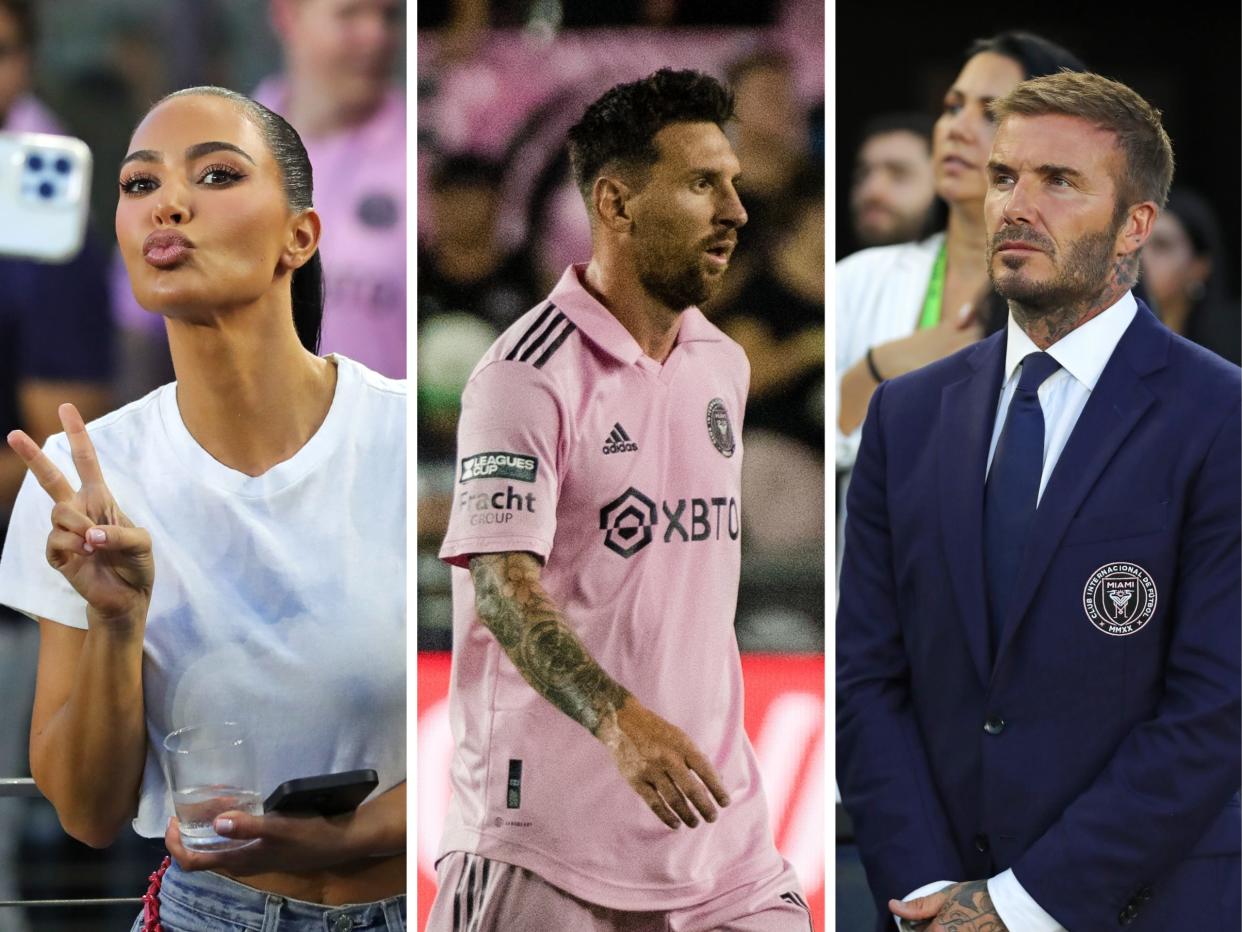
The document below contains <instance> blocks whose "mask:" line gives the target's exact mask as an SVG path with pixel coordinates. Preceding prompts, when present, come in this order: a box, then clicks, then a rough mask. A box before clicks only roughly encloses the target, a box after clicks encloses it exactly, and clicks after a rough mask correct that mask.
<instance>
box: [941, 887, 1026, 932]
mask: <svg viewBox="0 0 1242 932" xmlns="http://www.w3.org/2000/svg"><path fill="white" fill-rule="evenodd" d="M944 893H945V894H946V895H947V896H948V900H947V901H946V902H945V904H944V905H943V906H941V907H940V912H939V913H937V914H936V920H935V924H934V925H933V926H932V927H933V928H939V929H943V930H944V932H1008V928H1007V927H1006V925H1005V923H1004V922H1003V921H1002V920H1001V917H1000V916H999V915H998V914H997V912H996V907H995V906H993V905H992V897H991V895H990V894H989V893H988V882H987V881H986V880H971V881H968V882H967V883H959V884H954V885H953V886H951V887H947V888H946V889H945V890H944Z"/></svg>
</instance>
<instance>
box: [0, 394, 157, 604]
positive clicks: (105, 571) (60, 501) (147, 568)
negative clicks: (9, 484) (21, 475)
mask: <svg viewBox="0 0 1242 932" xmlns="http://www.w3.org/2000/svg"><path fill="white" fill-rule="evenodd" d="M59 414H60V423H61V425H62V426H63V427H64V428H65V435H66V436H67V437H68V438H69V449H70V450H71V451H72V453H73V465H74V468H75V469H77V472H78V477H79V478H80V479H81V480H82V485H81V488H79V489H78V491H77V492H74V490H73V487H72V486H70V484H69V482H68V480H67V479H65V477H64V475H63V474H62V473H61V471H60V470H59V469H57V468H56V464H55V463H53V462H52V461H51V460H50V459H49V458H48V456H47V454H45V453H44V452H43V451H42V450H40V449H39V447H38V444H36V443H35V442H34V441H33V440H31V439H30V437H28V436H27V435H26V434H25V433H24V432H22V431H20V430H15V431H13V432H12V433H10V434H9V436H8V441H9V446H10V447H12V448H13V452H15V453H16V454H17V455H18V456H20V457H21V459H22V461H23V462H24V463H25V464H26V467H27V468H28V469H29V470H30V471H31V472H32V473H34V476H35V479H37V480H38V482H39V485H40V486H42V487H43V490H44V491H45V492H47V494H48V495H50V496H51V497H52V501H53V502H54V503H55V504H54V505H53V506H52V532H51V533H50V534H49V535H48V538H47V562H48V563H50V564H51V565H52V567H53V568H54V569H56V570H59V571H60V574H61V575H62V576H64V577H65V579H67V580H68V581H69V584H70V585H71V586H73V588H74V589H75V590H77V592H78V594H79V595H80V596H82V598H84V599H85V600H86V602H87V605H88V606H89V608H90V611H89V612H88V617H93V618H97V619H99V620H101V621H104V622H105V623H106V622H108V621H112V620H117V621H119V620H137V621H142V620H145V618H146V610H147V606H148V605H149V603H150V600H151V587H152V585H153V583H154V582H155V560H154V557H153V556H152V554H151V535H150V534H148V533H147V532H146V531H145V530H143V529H142V528H136V527H134V525H133V522H132V521H130V520H129V518H127V517H125V514H124V513H123V512H122V511H121V509H120V506H118V505H117V503H116V500H115V499H113V497H112V493H111V492H110V491H109V490H108V486H107V485H106V484H105V483H104V478H103V473H102V471H101V470H100V468H99V459H98V457H96V455H95V447H94V444H92V443H91V440H90V437H89V436H87V433H86V424H85V423H83V421H82V415H81V414H79V413H78V409H77V408H75V407H74V406H73V405H71V404H63V405H61V406H60V409H59Z"/></svg>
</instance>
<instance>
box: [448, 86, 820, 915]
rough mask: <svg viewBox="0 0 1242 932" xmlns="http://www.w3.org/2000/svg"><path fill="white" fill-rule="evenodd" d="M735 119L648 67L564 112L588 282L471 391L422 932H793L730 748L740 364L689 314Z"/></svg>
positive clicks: (724, 196)
mask: <svg viewBox="0 0 1242 932" xmlns="http://www.w3.org/2000/svg"><path fill="white" fill-rule="evenodd" d="M732 110H733V101H732V95H731V94H730V93H729V92H728V91H727V90H726V89H725V88H724V87H722V86H721V85H720V84H719V83H718V82H716V81H715V80H713V79H712V78H710V77H707V76H705V75H702V74H699V73H696V72H693V71H669V70H662V71H659V72H657V73H655V74H653V75H651V76H650V77H648V78H646V79H644V80H642V81H637V82H634V83H631V84H623V85H619V86H617V87H614V88H612V90H610V91H608V92H607V93H606V94H604V96H603V97H601V98H600V99H599V100H597V101H596V102H595V103H593V104H592V105H591V106H590V107H589V108H588V109H587V111H586V114H585V115H584V116H583V118H582V119H581V121H579V123H578V124H577V125H576V126H574V127H573V129H571V130H570V134H569V145H570V153H571V157H572V161H573V167H574V172H575V177H576V180H577V182H578V185H579V187H580V189H581V191H582V194H583V197H584V198H585V200H586V205H587V211H588V214H589V215H590V220H591V228H592V242H593V248H592V257H591V261H590V262H589V263H588V264H584V265H576V266H572V267H570V268H569V269H567V270H566V272H565V274H564V276H563V277H562V278H561V280H560V283H559V284H558V285H557V286H556V287H555V288H554V289H553V291H552V293H551V295H550V296H549V297H548V300H546V301H544V302H543V303H541V304H539V305H537V306H536V307H535V308H534V309H532V310H531V311H530V312H528V313H527V314H525V315H524V316H523V317H521V318H520V319H519V320H518V321H517V322H516V323H515V324H514V325H513V326H512V327H511V328H510V329H509V330H508V331H506V332H505V333H504V334H503V335H502V336H501V337H500V338H499V339H498V340H497V341H496V343H495V344H494V345H493V346H492V348H491V350H489V351H488V353H487V355H486V356H484V358H483V360H482V361H481V362H480V363H479V365H478V367H477V368H476V369H475V371H474V373H473V375H472V376H471V378H470V381H469V383H468V385H467V386H466V389H465V392H464V395H463V398H462V415H461V422H460V425H459V431H458V460H459V462H458V476H457V484H456V489H455V501H454V507H453V510H452V517H451V520H450V523H449V530H448V534H447V536H446V538H445V542H444V546H443V548H442V550H441V552H440V555H441V557H442V558H443V559H445V560H446V561H448V562H449V563H451V564H452V565H453V566H454V567H456V569H454V571H453V607H454V628H453V673H452V684H451V698H450V709H451V718H452V725H453V734H454V739H455V741H456V753H455V756H454V760H453V767H452V785H453V801H452V805H451V808H450V811H449V816H448V820H447V825H446V828H445V832H444V837H443V840H442V842H441V856H440V860H439V861H438V874H439V884H440V889H439V893H438V895H437V898H436V902H435V905H434V907H433V909H432V913H431V918H430V920H429V925H428V928H429V929H430V930H435V932H447V930H454V929H466V928H470V929H472V930H474V929H480V930H490V929H504V930H506V932H522V930H531V932H535V930H538V932H546V930H552V929H556V930H561V929H566V930H569V929H572V930H601V932H604V930H619V929H644V930H645V929H660V930H665V929H669V930H684V932H692V930H733V932H768V930H772V932H776V930H782V932H783V930H797V932H805V930H806V929H807V928H809V925H810V921H809V917H808V913H807V911H806V907H805V903H804V901H803V898H802V892H801V888H800V886H799V884H798V880H797V878H796V877H795V876H794V873H793V870H792V868H791V867H790V866H789V865H788V864H787V863H785V862H784V861H783V860H782V859H781V857H780V855H779V854H778V853H777V851H776V848H775V846H774V844H773V841H772V833H771V829H770V826H769V823H768V813H767V804H766V802H765V800H764V796H763V790H762V787H761V786H760V781H759V769H758V765H757V762H756V759H755V755H754V752H753V750H752V749H751V746H750V742H749V741H748V740H747V738H746V734H745V732H744V730H743V727H742V676H741V664H740V658H739V656H738V649H737V641H736V639H735V637H734V632H733V616H734V610H735V608H736V604H737V586H738V571H739V566H740V560H741V551H740V547H739V540H738V538H739V532H740V527H741V512H740V504H739V488H740V480H741V460H742V448H741V442H740V436H741V425H742V413H743V408H744V406H745V401H746V389H747V383H748V379H749V365H748V364H747V362H746V357H745V355H744V354H743V352H742V351H741V349H740V348H739V347H738V346H737V345H736V344H735V343H733V342H732V341H731V340H729V339H728V338H727V337H725V335H724V334H723V333H721V332H720V331H719V330H718V329H717V328H716V327H714V326H713V325H712V324H710V323H708V321H707V319H706V318H705V317H704V316H703V314H702V313H700V312H699V310H698V309H697V308H696V307H695V305H696V304H700V303H702V302H703V301H705V300H706V299H707V298H708V297H709V296H711V295H712V294H713V292H714V291H715V290H716V289H717V288H718V287H719V285H720V283H721V280H722V278H723V276H724V274H725V271H726V269H727V268H728V265H729V259H730V256H731V255H732V253H733V250H734V248H735V247H736V246H737V242H738V231H739V230H740V228H741V227H742V226H743V225H744V224H745V223H746V211H745V209H744V208H743V206H742V202H741V200H740V198H739V196H738V191H737V187H736V183H737V178H738V174H739V171H740V167H739V164H738V161H737V158H736V156H735V155H734V153H733V149H732V147H731V146H730V144H729V142H728V140H727V139H726V137H725V134H724V132H723V131H722V126H723V125H724V124H725V123H726V122H727V121H728V120H729V119H730V118H731V116H732Z"/></svg>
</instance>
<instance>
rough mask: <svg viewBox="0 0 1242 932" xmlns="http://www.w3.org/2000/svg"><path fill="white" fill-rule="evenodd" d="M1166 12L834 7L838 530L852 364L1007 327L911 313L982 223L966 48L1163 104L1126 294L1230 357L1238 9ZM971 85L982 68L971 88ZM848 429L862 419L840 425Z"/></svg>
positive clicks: (979, 303)
mask: <svg viewBox="0 0 1242 932" xmlns="http://www.w3.org/2000/svg"><path fill="white" fill-rule="evenodd" d="M1165 13H1166V15H1164V16H1162V17H1161V19H1160V22H1159V27H1158V28H1156V29H1153V27H1152V22H1151V21H1150V20H1148V19H1147V18H1146V17H1144V16H1141V15H1137V13H1135V14H1133V15H1131V12H1130V11H1126V10H1115V9H1109V10H1105V9H1103V8H1093V7H1078V8H1076V9H1075V12H1074V15H1073V16H1071V17H1065V16H1059V15H1053V14H1051V13H1046V12H1040V11H1034V12H1030V11H1025V10H1024V11H1022V12H1021V13H1020V14H1019V13H1014V12H1013V11H1009V10H1006V9H1003V8H998V7H997V6H996V5H995V4H988V3H984V2H982V0H968V2H963V3H958V4H955V5H954V6H953V7H952V8H951V9H949V8H945V9H942V10H939V11H936V12H932V11H927V10H923V9H919V10H918V12H917V13H916V12H915V10H914V7H913V6H912V5H911V6H910V7H909V14H908V15H902V11H900V10H894V9H893V8H892V7H890V6H887V5H879V4H863V3H858V2H848V3H846V2H841V3H838V4H837V7H836V34H837V45H836V49H835V67H836V74H837V83H836V87H837V100H836V117H837V121H836V123H837V125H836V140H837V150H836V151H837V161H836V179H835V181H836V191H837V199H836V216H835V219H834V222H835V226H836V247H837V249H836V256H835V258H836V259H837V260H838V265H837V294H836V296H835V301H834V307H833V322H834V326H835V328H836V334H837V339H836V359H835V370H836V371H835V376H834V378H835V379H837V381H838V385H839V387H840V391H839V398H840V399H841V401H840V408H839V410H838V412H837V414H836V417H835V418H834V420H837V422H838V423H837V424H835V425H834V426H835V427H837V428H838V429H837V431H836V438H837V442H836V470H837V490H838V492H837V519H838V534H840V531H841V527H842V521H843V517H844V516H843V506H844V503H845V491H846V488H847V486H848V481H849V472H850V469H851V467H852V465H853V455H854V452H855V451H856V449H857V441H856V437H857V434H856V433H854V432H853V428H852V424H853V423H855V422H856V421H857V420H860V415H856V414H847V413H846V411H845V405H846V402H845V400H844V399H845V398H846V394H847V392H846V386H845V383H844V382H843V381H842V380H843V378H844V377H846V376H847V373H849V372H850V371H851V369H852V368H853V367H857V366H860V365H863V364H865V359H864V355H863V354H864V351H865V349H866V348H867V347H868V346H872V347H881V346H887V347H888V348H889V352H888V354H887V355H881V353H880V352H879V351H877V352H876V353H875V356H876V357H878V358H881V359H885V360H886V361H887V362H888V366H889V368H890V370H892V369H893V367H894V366H895V365H897V363H895V362H894V361H893V360H896V359H898V358H899V354H898V353H896V352H895V351H894V349H893V348H894V347H896V346H898V344H899V343H900V345H901V349H902V350H903V351H904V352H905V354H906V356H905V361H904V362H903V363H902V365H901V366H899V367H898V369H897V370H895V371H886V372H884V373H883V375H884V377H886V378H889V377H892V376H893V375H897V374H900V371H905V369H907V368H913V367H914V366H917V365H923V364H926V363H930V362H931V361H933V360H934V359H936V358H939V357H940V356H943V355H947V354H948V353H949V352H952V351H953V350H955V349H957V348H960V346H963V345H965V344H966V343H968V342H970V341H972V340H974V339H979V338H980V337H981V336H983V335H985V334H986V333H989V332H993V331H994V330H996V329H998V328H999V327H1001V326H1003V325H1004V318H1005V314H1006V309H1005V307H1004V302H1003V301H998V300H997V299H996V298H995V296H993V295H992V294H991V292H990V287H989V286H988V285H987V282H986V279H985V278H983V277H982V275H981V274H980V276H979V283H980V284H981V285H982V286H983V288H984V289H985V292H984V293H983V294H982V295H980V296H977V297H976V298H975V299H974V307H973V310H974V314H973V319H971V320H970V321H969V322H968V323H966V324H959V323H957V322H956V321H954V320H953V319H950V317H949V315H950V314H951V313H952V312H953V311H956V308H957V305H956V304H954V307H953V308H952V309H950V308H949V306H948V301H947V299H946V301H945V308H944V314H943V317H942V318H941V319H940V321H939V322H937V321H936V320H926V319H920V313H919V312H920V304H921V303H922V302H923V300H924V293H925V292H926V291H927V290H928V282H929V275H928V271H929V270H930V269H931V268H933V264H932V263H933V258H932V257H933V256H934V255H935V254H936V252H937V249H938V247H939V242H940V240H939V239H938V237H940V235H941V234H942V233H943V231H945V230H946V226H947V225H949V226H950V233H949V237H950V240H952V236H953V233H952V227H951V224H952V223H953V222H954V221H953V220H952V218H953V217H954V214H955V213H956V214H957V215H958V217H957V220H958V222H962V221H963V220H965V221H969V218H970V215H971V214H974V213H977V214H978V216H979V218H980V219H981V218H982V192H983V191H984V189H985V187H984V184H985V183H984V180H983V175H982V172H964V171H962V170H961V169H960V167H959V168H958V169H955V170H953V171H945V170H944V169H943V168H939V167H938V165H940V164H941V161H942V159H943V158H944V157H945V156H946V154H951V153H952V152H955V151H956V152H958V153H963V152H964V153H968V154H969V153H972V152H983V153H986V151H987V149H988V147H989V146H990V144H991V135H992V133H993V127H992V126H991V125H990V124H989V122H988V121H987V120H986V119H984V118H983V117H982V114H981V113H978V112H974V113H972V112H971V111H970V107H969V106H967V107H962V106H961V103H962V101H961V100H959V99H957V98H954V97H952V96H949V97H946V92H948V91H949V89H950V87H952V86H954V84H955V80H956V81H960V80H962V78H961V77H959V75H962V76H964V75H966V71H965V70H964V67H967V66H968V65H967V63H968V60H969V58H970V56H969V55H968V49H971V47H972V44H973V42H974V40H976V39H981V38H991V39H995V38H996V37H997V36H999V35H1001V34H1009V36H1010V38H1008V39H1006V40H1005V44H1004V47H1003V48H997V47H993V51H999V52H1000V53H1001V54H1002V55H1003V56H1004V57H1005V58H1007V59H1009V60H1010V61H1017V63H1018V65H1019V68H1020V70H1022V71H1023V72H1024V73H1025V75H1026V76H1027V77H1031V76H1035V75H1037V74H1039V73H1048V72H1051V71H1055V70H1057V68H1058V67H1059V66H1060V65H1062V64H1065V63H1066V62H1065V61H1064V60H1063V59H1062V58H1061V57H1059V53H1049V50H1048V49H1046V48H1043V49H1040V48H1037V47H1036V46H1035V45H1033V44H1032V43H1031V42H1029V40H1028V39H1025V38H1023V39H1017V40H1015V39H1013V38H1012V34H1013V33H1014V32H1015V31H1018V32H1027V33H1034V34H1037V35H1038V36H1040V37H1042V38H1043V39H1046V40H1049V41H1050V42H1052V43H1056V45H1058V46H1060V50H1061V51H1062V52H1068V53H1069V54H1070V55H1071V56H1073V57H1076V58H1077V59H1078V60H1079V63H1078V64H1076V65H1075V64H1071V65H1070V66H1071V67H1080V66H1081V65H1085V67H1086V69H1087V70H1090V71H1095V72H1097V73H1100V74H1103V75H1106V76H1108V77H1111V78H1114V79H1116V80H1119V81H1121V82H1123V83H1125V84H1127V85H1129V86H1130V87H1132V88H1134V89H1135V90H1136V91H1137V92H1138V93H1139V94H1141V95H1142V96H1143V97H1145V98H1146V99H1147V100H1148V101H1150V102H1151V103H1153V104H1154V105H1155V106H1157V107H1158V108H1159V109H1160V110H1161V111H1163V122H1164V127H1165V129H1166V130H1167V132H1168V134H1169V136H1170V138H1171V140H1172V143H1173V151H1174V156H1175V161H1176V171H1175V174H1174V179H1173V190H1172V193H1171V195H1170V198H1169V203H1168V206H1167V209H1166V210H1165V211H1164V212H1163V213H1162V214H1161V216H1160V217H1159V218H1158V219H1157V221H1156V225H1155V227H1154V229H1153V232H1152V236H1151V239H1150V240H1149V241H1148V243H1147V245H1146V247H1145V248H1144V250H1143V255H1142V271H1141V280H1140V282H1139V285H1138V287H1137V288H1136V289H1135V291H1136V293H1137V294H1138V296H1139V297H1140V298H1142V299H1143V300H1144V301H1145V302H1146V303H1147V304H1148V305H1150V306H1151V308H1152V310H1153V311H1154V312H1155V313H1156V314H1158V315H1159V316H1160V317H1161V318H1162V319H1163V320H1164V322H1165V323H1166V324H1167V325H1168V326H1169V327H1170V328H1171V329H1173V330H1175V331H1177V332H1179V333H1181V334H1183V335H1185V336H1186V337H1188V338H1189V339H1192V340H1195V341H1196V342H1199V343H1202V344H1203V345H1204V346H1207V347H1208V348H1210V349H1212V350H1213V351H1215V352H1217V353H1219V354H1220V355H1221V356H1223V357H1225V358H1227V359H1229V360H1231V361H1232V362H1234V363H1237V362H1239V357H1240V356H1242V326H1240V324H1242V316H1240V313H1239V302H1238V294H1239V287H1238V282H1239V268H1238V265H1239V262H1238V260H1239V257H1240V231H1239V214H1238V209H1237V208H1238V204H1239V199H1240V188H1242V171H1240V166H1239V157H1238V151H1239V150H1238V145H1239V139H1240V138H1242V125H1240V124H1242V102H1240V100H1239V91H1240V87H1242V85H1240V82H1239V75H1240V67H1239V42H1238V36H1239V10H1238V7H1237V6H1236V5H1233V6H1232V7H1230V8H1229V9H1228V10H1225V9H1224V8H1221V9H1220V10H1218V11H1216V12H1214V13H1213V14H1209V15H1207V16H1206V17H1200V16H1198V15H1195V16H1191V15H1189V14H1186V15H1182V14H1179V13H1178V12H1177V11H1175V10H1171V9H1170V10H1166V11H1165ZM984 70H987V69H984ZM980 74H981V72H980V71H976V72H975V73H974V79H978V77H979V75H980ZM997 74H998V72H996V71H995V69H994V68H993V69H992V75H991V78H989V80H993V81H995V80H996V75H997ZM1016 80H1017V79H1016V78H1009V79H1004V78H1002V79H1001V80H1000V83H999V84H998V85H995V87H996V90H997V91H998V92H999V93H1004V92H1005V91H1006V90H1007V89H1008V86H1010V85H1011V83H1012V82H1013V81H1016ZM982 158H984V159H985V158H986V155H984V156H982ZM970 175H977V176H978V178H977V181H978V185H977V187H974V186H973V183H971V184H968V182H971V179H970V178H969V177H968V176H970ZM968 189H971V190H968ZM895 244H906V245H905V246H896V245H895ZM882 247H888V248H889V249H890V250H893V249H900V250H903V251H902V253H901V255H902V257H903V258H902V260H901V262H900V263H893V264H890V265H889V266H888V268H889V269H890V270H895V271H893V274H895V275H896V274H908V275H910V276H911V277H912V279H913V278H917V281H914V280H912V281H911V282H909V283H908V284H909V289H908V292H909V296H910V297H911V298H912V300H911V301H910V302H909V307H906V308H904V309H903V308H896V309H894V310H893V313H894V314H896V315H898V316H900V315H901V314H906V315H907V317H906V318H903V320H904V324H900V325H899V322H896V321H893V322H892V324H891V326H890V327H889V328H888V329H887V332H881V331H882V330H883V329H884V328H883V327H873V325H872V324H871V323H869V321H873V320H874V319H875V317H876V315H871V314H870V313H869V312H870V311H871V309H872V308H871V306H870V304H869V303H868V301H869V300H873V299H874V298H875V296H876V295H877V294H879V293H880V291H879V289H880V285H879V283H876V282H867V281H866V280H865V279H866V277H867V275H868V274H873V275H874V274H875V273H874V272H870V273H869V272H868V270H874V269H877V268H881V267H883V266H884V260H882V259H878V258H877V257H879V256H880V255H881V254H880V253H878V252H877V251H864V250H876V249H877V248H882ZM889 255H890V256H894V255H896V253H894V252H890V253H889ZM950 255H952V251H951V250H950ZM840 260H844V261H840ZM980 261H981V263H982V252H980ZM950 262H951V260H950ZM903 270H904V271H903ZM911 270H913V271H911ZM980 272H982V270H980ZM998 304H999V307H998V306H997V305H998ZM869 327H870V328H872V329H871V330H870V331H868V328H869ZM946 329H947V330H948V331H954V332H951V333H948V334H947V335H945V334H942V335H940V336H937V334H936V331H937V330H941V331H944V330H946ZM890 341H891V342H890ZM855 384H857V383H855ZM868 384H871V383H868ZM860 410H861V409H860ZM850 418H854V420H853V421H850V423H846V421H848V420H849V419H850ZM842 428H844V429H842ZM839 558H840V537H838V560H839ZM838 565H839V564H838ZM851 841H852V838H851V831H850V825H849V820H848V817H847V816H846V815H845V813H844V811H843V810H841V808H840V806H838V812H837V855H836V862H837V889H836V923H837V926H836V927H837V928H838V929H865V928H872V927H873V924H874V921H875V919H874V912H875V910H874V907H873V906H872V904H871V897H870V894H869V893H868V892H867V889H866V883H865V878H864V876H863V872H862V867H861V864H860V863H859V861H858V855H857V850H856V849H855V848H854V846H853V845H852V843H851ZM958 879H967V878H958ZM906 892H907V891H891V893H890V894H889V895H894V896H903V895H904V894H905V893H906Z"/></svg>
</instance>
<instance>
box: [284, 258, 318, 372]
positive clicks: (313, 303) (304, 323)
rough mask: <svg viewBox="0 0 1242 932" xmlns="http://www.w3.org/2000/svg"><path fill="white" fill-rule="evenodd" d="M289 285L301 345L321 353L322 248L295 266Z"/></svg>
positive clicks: (313, 351)
mask: <svg viewBox="0 0 1242 932" xmlns="http://www.w3.org/2000/svg"><path fill="white" fill-rule="evenodd" d="M289 288H290V291H291V297H292V298H293V329H294V330H296V331H297V332H298V339H299V340H301V341H302V345H303V346H304V347H306V348H307V349H308V350H310V351H311V352H312V353H314V354H315V355H316V356H318V355H319V335H320V331H321V330H322V328H323V262H322V261H321V260H320V258H319V250H318V249H316V250H315V254H314V255H313V256H311V257H310V259H309V260H308V261H307V263H306V264H305V265H303V266H302V267H301V268H300V269H294V270H293V278H292V280H291V281H290V284H289Z"/></svg>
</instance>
